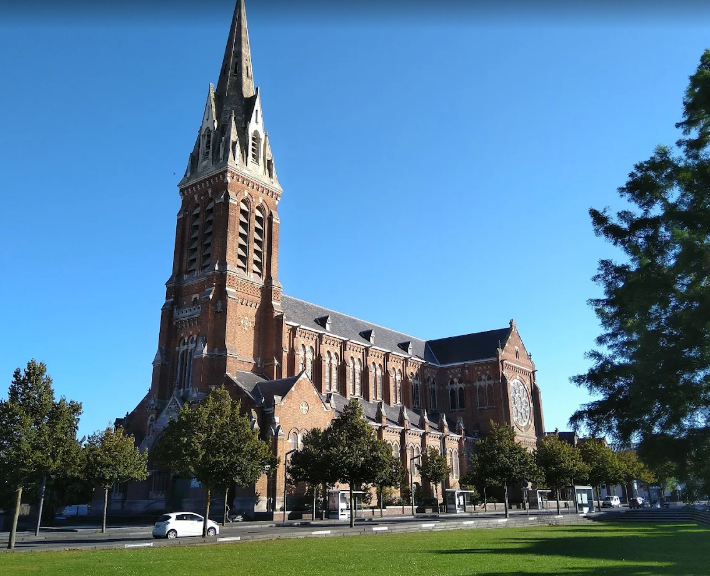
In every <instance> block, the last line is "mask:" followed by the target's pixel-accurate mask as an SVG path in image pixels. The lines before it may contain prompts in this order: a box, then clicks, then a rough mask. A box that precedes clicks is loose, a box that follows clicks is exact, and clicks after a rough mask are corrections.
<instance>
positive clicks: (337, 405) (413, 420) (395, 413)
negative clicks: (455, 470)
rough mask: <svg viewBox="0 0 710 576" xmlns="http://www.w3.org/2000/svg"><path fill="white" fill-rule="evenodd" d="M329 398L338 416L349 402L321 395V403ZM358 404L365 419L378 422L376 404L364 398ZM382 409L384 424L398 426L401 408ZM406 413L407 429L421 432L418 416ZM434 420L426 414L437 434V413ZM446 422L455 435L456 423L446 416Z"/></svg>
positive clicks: (387, 405)
mask: <svg viewBox="0 0 710 576" xmlns="http://www.w3.org/2000/svg"><path fill="white" fill-rule="evenodd" d="M329 396H330V404H331V406H333V408H334V409H335V411H336V412H337V413H338V414H340V412H342V411H343V408H345V406H346V405H347V403H348V402H349V401H350V399H349V398H345V397H344V396H341V395H340V394H336V393H333V394H321V397H322V398H323V402H327V401H328V397H329ZM357 400H358V402H360V405H361V406H362V411H363V412H364V413H365V418H367V419H368V420H370V421H371V422H379V420H378V419H377V404H378V402H370V401H369V400H365V399H364V398H358V399H357ZM383 406H384V409H385V422H386V423H387V424H388V425H390V426H400V423H399V414H400V411H401V409H402V407H401V406H390V405H389V404H383ZM405 410H406V411H407V418H409V428H410V429H412V430H421V427H420V426H419V419H420V415H419V413H418V412H417V411H415V410H412V409H410V408H405ZM435 414H437V415H436V416H435V417H434V418H432V416H431V415H430V414H427V419H428V420H429V429H430V430H432V431H434V432H439V431H440V428H439V416H438V413H435ZM446 422H447V424H448V426H449V433H450V434H456V433H457V432H456V422H453V421H452V420H451V418H449V417H448V416H447V417H446Z"/></svg>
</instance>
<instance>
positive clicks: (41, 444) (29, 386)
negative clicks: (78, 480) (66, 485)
mask: <svg viewBox="0 0 710 576" xmlns="http://www.w3.org/2000/svg"><path fill="white" fill-rule="evenodd" d="M80 415H81V404H79V403H77V402H73V401H69V402H67V401H66V400H65V399H64V398H62V399H60V400H59V401H58V402H57V401H55V400H54V391H53V390H52V378H51V376H49V374H47V366H46V365H45V364H44V363H43V362H37V361H36V360H34V359H32V360H30V361H29V362H28V363H27V367H26V368H25V369H24V371H20V369H19V368H17V369H16V370H15V372H14V374H13V379H12V383H11V384H10V389H9V391H8V398H7V400H0V470H2V471H3V475H4V476H5V482H6V483H7V485H6V487H4V488H3V490H8V489H9V490H12V491H13V492H14V495H15V498H14V515H13V518H12V526H11V528H10V538H9V540H8V548H9V549H12V548H14V547H15V536H16V533H17V521H18V518H19V515H20V505H21V502H22V491H23V488H24V487H25V486H26V485H27V484H28V483H29V482H31V481H32V480H33V479H38V478H41V485H42V491H41V495H40V515H39V518H38V522H37V532H39V524H40V522H41V507H42V504H43V502H44V487H45V486H46V479H47V476H54V475H59V474H62V473H63V472H64V471H65V470H66V469H67V468H68V467H69V466H71V462H72V460H73V459H74V458H75V457H76V454H77V452H78V449H79V446H78V443H77V440H76V431H77V428H78V425H79V416H80Z"/></svg>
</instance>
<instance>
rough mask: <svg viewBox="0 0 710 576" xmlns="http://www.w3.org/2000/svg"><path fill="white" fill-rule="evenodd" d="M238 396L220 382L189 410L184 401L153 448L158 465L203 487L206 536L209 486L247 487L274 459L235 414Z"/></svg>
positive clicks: (204, 532) (204, 531) (272, 467)
mask: <svg viewBox="0 0 710 576" xmlns="http://www.w3.org/2000/svg"><path fill="white" fill-rule="evenodd" d="M240 412H241V405H240V403H239V401H237V400H232V398H231V396H230V395H229V392H228V391H227V390H226V389H225V388H224V386H221V387H220V388H214V389H212V390H211V391H210V393H209V394H208V395H207V396H206V397H205V398H204V400H202V402H201V403H200V404H199V405H198V406H197V407H196V408H194V409H191V408H190V407H189V405H188V404H185V405H184V406H183V407H182V408H181V410H180V412H179V413H178V416H177V419H176V420H172V421H171V422H170V423H169V424H168V425H167V426H166V427H165V429H164V430H163V434H162V436H160V438H159V439H158V442H157V444H156V446H155V448H154V449H153V458H154V459H155V461H156V462H157V463H158V464H160V465H161V466H162V467H165V468H170V469H172V470H175V471H176V472H178V473H179V474H182V475H185V476H192V477H194V478H196V479H197V480H198V481H199V482H200V483H201V484H202V486H203V488H204V491H205V511H204V524H203V528H202V535H203V536H206V535H207V519H208V517H209V512H210V498H211V494H212V490H213V489H215V488H217V487H221V488H224V489H227V488H228V487H229V486H230V485H231V484H237V485H239V486H249V485H250V484H253V483H254V482H256V481H257V480H258V479H259V477H260V476H261V475H262V474H264V473H267V472H268V473H273V472H274V471H275V470H276V467H277V466H278V463H279V459H278V458H277V457H276V456H274V454H273V452H272V451H271V448H270V447H269V445H268V444H267V443H266V442H264V441H263V440H260V439H259V436H258V434H257V432H256V431H255V430H252V428H251V424H250V423H249V419H248V418H247V417H246V416H242V415H241V413H240Z"/></svg>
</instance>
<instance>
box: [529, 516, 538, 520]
mask: <svg viewBox="0 0 710 576" xmlns="http://www.w3.org/2000/svg"><path fill="white" fill-rule="evenodd" d="M528 520H537V516H528Z"/></svg>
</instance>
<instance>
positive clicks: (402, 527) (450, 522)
mask: <svg viewBox="0 0 710 576" xmlns="http://www.w3.org/2000/svg"><path fill="white" fill-rule="evenodd" d="M621 511H624V509H621ZM617 512H619V510H613V511H605V512H604V514H609V513H611V514H614V513H617ZM590 516H591V515H590ZM579 521H586V518H580V516H579V515H577V514H574V513H572V514H569V513H563V514H562V515H560V516H557V515H556V511H554V510H549V511H537V510H532V511H530V513H529V514H528V513H527V512H525V511H512V512H511V513H510V519H509V520H506V519H505V517H504V514H503V512H496V513H483V512H479V513H475V514H442V515H441V516H440V517H437V516H436V515H417V516H415V517H412V516H390V517H384V518H368V519H367V520H361V519H358V520H357V521H356V523H355V527H354V528H350V527H349V525H348V521H347V520H345V521H338V520H322V521H321V520H316V521H288V522H287V523H286V524H282V523H280V522H234V523H228V524H227V525H226V526H220V530H219V535H218V536H217V537H212V538H204V539H203V538H200V537H191V538H178V539H176V540H165V539H154V538H153V537H152V534H151V531H152V528H153V525H152V524H150V525H143V526H135V525H133V526H108V527H107V530H106V533H105V534H102V533H101V531H100V529H97V528H96V526H83V527H82V526H72V527H53V528H43V529H42V530H41V531H40V535H39V536H35V535H34V532H18V534H17V538H16V543H15V550H16V551H18V552H19V551H42V550H67V549H98V548H139V547H158V546H171V545H172V546H174V545H200V544H219V543H227V542H243V541H250V540H271V539H275V538H313V537H330V536H345V535H351V536H354V535H362V534H368V533H369V534H377V533H392V532H413V531H423V530H450V529H461V528H493V527H500V526H509V525H513V526H517V525H524V526H525V525H531V524H550V523H556V524H557V523H568V522H575V523H577V522H579ZM8 536H9V534H8V533H7V532H0V551H3V550H6V549H7V542H8Z"/></svg>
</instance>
